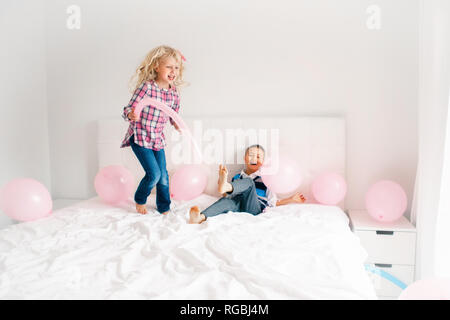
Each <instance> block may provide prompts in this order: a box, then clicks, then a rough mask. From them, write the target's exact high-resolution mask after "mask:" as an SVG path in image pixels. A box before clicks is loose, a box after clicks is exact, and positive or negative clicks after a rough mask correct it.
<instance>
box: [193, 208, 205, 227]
mask: <svg viewBox="0 0 450 320" xmlns="http://www.w3.org/2000/svg"><path fill="white" fill-rule="evenodd" d="M205 220H206V217H205V216H204V215H203V214H201V213H200V209H199V208H198V207H197V206H194V207H192V208H191V210H190V211H189V223H190V224H194V223H197V224H199V223H202V222H203V221H205Z"/></svg>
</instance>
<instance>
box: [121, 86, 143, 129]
mask: <svg viewBox="0 0 450 320" xmlns="http://www.w3.org/2000/svg"><path fill="white" fill-rule="evenodd" d="M147 89H148V86H147V83H146V82H143V83H142V84H141V85H140V86H139V87H138V88H137V89H136V90H135V91H134V94H133V96H132V97H131V100H130V102H129V103H128V105H127V106H125V107H124V108H123V113H122V118H123V119H124V120H125V121H128V122H130V121H131V120H130V119H129V118H128V114H129V113H130V112H131V111H133V109H134V108H136V106H137V104H138V103H139V101H141V100H142V98H143V97H144V96H145V94H146V92H147Z"/></svg>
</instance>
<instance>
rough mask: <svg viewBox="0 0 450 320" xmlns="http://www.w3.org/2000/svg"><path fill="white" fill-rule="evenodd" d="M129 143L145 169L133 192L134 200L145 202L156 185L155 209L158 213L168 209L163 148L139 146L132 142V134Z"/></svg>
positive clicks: (167, 187) (167, 180) (138, 202)
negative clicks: (154, 148) (157, 149)
mask: <svg viewBox="0 0 450 320" xmlns="http://www.w3.org/2000/svg"><path fill="white" fill-rule="evenodd" d="M130 143H131V149H133V152H134V154H135V155H136V157H137V158H138V160H139V162H140V163H141V165H142V168H144V170H145V176H144V178H142V180H141V182H140V183H139V186H138V188H137V190H136V193H135V194H134V201H136V203H137V204H145V203H146V202H147V197H148V196H149V195H150V193H151V192H152V189H153V187H154V186H155V185H156V209H157V210H158V211H159V212H160V213H163V212H166V211H168V210H169V209H170V192H169V174H168V173H167V169H166V155H165V153H164V149H161V150H159V151H155V150H152V149H147V148H144V147H141V146H140V145H137V144H136V143H134V136H131V138H130Z"/></svg>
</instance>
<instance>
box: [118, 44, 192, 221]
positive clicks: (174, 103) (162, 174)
mask: <svg viewBox="0 0 450 320" xmlns="http://www.w3.org/2000/svg"><path fill="white" fill-rule="evenodd" d="M184 61H185V59H184V57H183V55H182V54H181V53H180V52H179V51H178V50H176V49H173V48H171V47H169V46H159V47H156V48H154V49H153V50H151V51H150V52H149V53H148V54H147V56H146V57H145V59H144V61H142V63H141V64H140V65H139V67H138V68H137V70H136V73H135V75H134V76H133V77H132V83H133V89H132V90H133V92H134V93H133V95H132V97H131V100H130V102H129V103H128V105H127V106H125V107H124V108H123V114H122V117H123V118H124V119H125V120H126V121H128V122H129V123H130V125H129V127H128V130H127V132H126V134H125V138H124V139H123V142H122V144H121V148H124V147H129V146H130V147H131V148H132V150H133V152H134V154H135V155H136V157H137V159H138V160H139V162H140V164H141V165H142V167H143V169H144V171H145V176H144V177H143V178H142V180H141V182H140V183H139V186H138V188H137V190H136V193H135V195H134V200H135V202H136V210H137V212H139V213H141V214H146V213H147V208H146V205H145V204H146V202H147V197H148V196H149V195H150V193H151V191H152V189H153V188H154V187H155V186H156V208H157V210H158V212H159V213H161V214H167V213H168V212H169V210H170V202H171V201H170V193H169V175H168V173H167V169H166V157H165V153H164V147H165V146H166V142H165V137H164V133H163V129H164V126H165V124H166V122H167V121H168V120H169V119H170V118H169V117H168V116H167V115H166V114H165V113H163V112H161V111H160V110H159V109H156V108H155V107H153V106H151V105H147V106H145V107H144V108H143V109H142V112H141V114H140V116H138V115H135V114H134V112H133V111H134V108H135V107H136V106H137V105H138V103H139V102H140V101H141V100H142V99H143V98H144V97H145V96H149V97H151V98H154V99H157V100H159V101H161V102H163V103H165V104H166V105H168V106H169V107H171V108H172V109H174V110H175V111H176V112H179V110H180V97H179V95H178V90H177V87H179V86H182V85H184V84H185V83H184V81H183V70H184V65H183V63H184ZM170 122H171V124H172V125H173V126H174V127H175V128H176V129H177V130H178V126H177V124H176V123H175V122H173V121H172V119H170Z"/></svg>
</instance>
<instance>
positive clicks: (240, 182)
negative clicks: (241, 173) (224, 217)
mask: <svg viewBox="0 0 450 320" xmlns="http://www.w3.org/2000/svg"><path fill="white" fill-rule="evenodd" d="M230 183H231V185H232V186H233V191H232V192H231V193H229V194H228V195H227V196H226V197H223V198H220V199H219V200H217V201H216V202H214V203H213V204H212V205H210V206H209V207H208V208H206V209H205V210H203V211H202V212H201V213H203V215H204V216H205V217H206V218H209V217H214V216H217V215H219V214H223V213H227V212H228V211H234V212H248V213H251V214H252V215H254V216H256V215H258V214H260V213H261V212H262V210H263V209H264V206H262V205H261V203H260V202H259V200H258V195H257V194H256V187H255V182H254V181H253V180H252V179H250V178H243V179H236V180H234V181H233V182H230Z"/></svg>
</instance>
